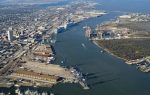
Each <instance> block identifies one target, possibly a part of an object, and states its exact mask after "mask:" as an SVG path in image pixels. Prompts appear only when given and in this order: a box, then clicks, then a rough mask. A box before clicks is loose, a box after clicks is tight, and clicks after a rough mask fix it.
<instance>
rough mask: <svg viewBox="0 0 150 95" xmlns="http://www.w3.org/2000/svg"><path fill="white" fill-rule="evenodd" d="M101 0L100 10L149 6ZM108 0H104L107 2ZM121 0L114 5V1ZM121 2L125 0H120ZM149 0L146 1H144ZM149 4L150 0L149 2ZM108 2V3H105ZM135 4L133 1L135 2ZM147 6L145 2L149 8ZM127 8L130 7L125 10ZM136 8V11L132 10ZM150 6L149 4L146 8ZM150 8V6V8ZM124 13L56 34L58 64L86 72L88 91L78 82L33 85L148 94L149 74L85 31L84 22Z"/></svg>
mask: <svg viewBox="0 0 150 95" xmlns="http://www.w3.org/2000/svg"><path fill="white" fill-rule="evenodd" d="M99 1H100V2H102V6H100V7H98V8H100V9H102V7H103V9H106V10H109V11H118V9H120V10H119V11H126V12H133V11H134V12H148V10H147V9H146V10H145V11H144V9H140V8H142V7H143V6H144V5H141V7H138V8H139V9H134V7H132V6H131V4H129V5H130V6H129V7H130V8H127V7H128V6H127V5H124V6H121V5H123V3H122V2H126V3H125V4H128V3H130V2H129V1H130V0H110V2H108V1H106V0H99ZM104 1H105V2H104ZM113 1H114V2H117V1H119V3H121V5H119V3H117V5H116V6H115V3H114V2H113ZM121 1H122V2H121ZM136 1H139V2H138V4H137V2H136ZM145 1H146V0H145ZM134 2H136V7H137V6H140V4H141V2H140V0H133V1H132V4H133V3H134ZM105 3H108V5H110V6H115V7H113V8H114V9H108V7H109V6H105V7H104V5H105ZM149 3H150V1H149ZM149 3H148V1H147V3H146V4H149ZM106 5H107V4H106ZM133 6H134V4H133ZM146 6H147V5H145V7H146ZM126 8H127V9H126ZM132 8H133V10H132ZM146 8H148V7H146ZM149 10H150V8H149ZM120 14H121V13H118V12H110V13H109V14H107V15H105V16H102V17H98V18H91V19H88V20H85V21H82V22H80V23H79V24H77V25H75V26H72V27H70V28H68V29H67V30H66V31H64V32H63V33H59V34H58V35H57V41H56V44H55V46H54V48H55V50H56V61H55V63H57V64H60V65H62V66H75V67H77V68H79V69H80V70H81V72H83V73H87V75H88V76H87V79H86V81H87V84H88V85H89V86H90V89H89V90H84V89H82V87H81V86H80V85H79V84H58V85H56V86H54V87H53V88H31V89H33V90H38V91H39V92H53V93H54V94H55V95H149V93H150V90H149V89H150V86H149V84H150V74H149V73H142V72H140V71H138V70H137V69H136V68H135V67H134V66H131V65H127V64H125V62H124V61H123V60H121V59H118V58H116V57H114V56H112V55H110V54H108V53H107V52H104V53H102V52H101V50H102V49H101V48H99V47H98V46H96V45H95V44H94V43H93V42H91V41H89V40H88V39H87V38H86V37H85V35H84V32H83V27H84V26H85V25H87V26H91V27H93V28H95V27H96V25H97V24H100V23H103V22H105V21H109V20H111V19H115V18H116V17H117V16H118V15H120ZM1 89H2V90H3V91H4V92H7V91H10V92H11V91H12V90H13V89H12V90H10V89H9V90H8V89H6V88H1ZM26 89H28V87H22V88H21V90H26Z"/></svg>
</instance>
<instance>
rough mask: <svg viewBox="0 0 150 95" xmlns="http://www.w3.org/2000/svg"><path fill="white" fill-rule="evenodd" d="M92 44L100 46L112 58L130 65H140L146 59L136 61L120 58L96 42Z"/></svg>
mask: <svg viewBox="0 0 150 95" xmlns="http://www.w3.org/2000/svg"><path fill="white" fill-rule="evenodd" d="M92 42H93V43H94V44H95V45H96V46H98V47H99V48H101V49H102V50H104V51H106V52H107V53H108V54H110V55H112V56H114V57H116V58H119V59H121V60H123V61H124V62H125V63H126V64H128V65H133V64H138V63H140V62H143V61H144V60H145V58H140V59H135V60H127V59H125V58H122V57H119V56H117V55H115V54H114V53H112V52H111V51H109V50H108V49H106V48H103V47H101V46H100V45H99V44H98V42H97V41H96V40H93V41H92Z"/></svg>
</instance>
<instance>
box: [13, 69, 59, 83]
mask: <svg viewBox="0 0 150 95" xmlns="http://www.w3.org/2000/svg"><path fill="white" fill-rule="evenodd" d="M12 77H14V78H20V79H25V80H31V81H38V82H44V83H45V82H46V83H50V84H56V83H57V82H59V81H60V80H61V79H62V78H60V77H57V76H52V75H46V74H40V73H35V72H32V71H25V70H18V71H16V72H15V73H13V74H12Z"/></svg>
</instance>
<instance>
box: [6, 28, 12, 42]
mask: <svg viewBox="0 0 150 95" xmlns="http://www.w3.org/2000/svg"><path fill="white" fill-rule="evenodd" d="M7 35H8V40H9V41H12V40H13V31H12V30H8V31H7Z"/></svg>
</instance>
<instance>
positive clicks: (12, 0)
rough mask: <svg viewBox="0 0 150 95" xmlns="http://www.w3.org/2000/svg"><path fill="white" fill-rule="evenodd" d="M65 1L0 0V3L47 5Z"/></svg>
mask: <svg viewBox="0 0 150 95" xmlns="http://www.w3.org/2000/svg"><path fill="white" fill-rule="evenodd" d="M58 1H65V0H0V2H1V3H48V2H58Z"/></svg>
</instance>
